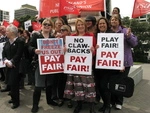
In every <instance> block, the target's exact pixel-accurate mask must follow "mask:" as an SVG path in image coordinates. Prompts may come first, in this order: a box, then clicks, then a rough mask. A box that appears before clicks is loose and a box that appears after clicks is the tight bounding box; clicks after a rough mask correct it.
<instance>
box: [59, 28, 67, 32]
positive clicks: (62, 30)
mask: <svg viewBox="0 0 150 113" xmlns="http://www.w3.org/2000/svg"><path fill="white" fill-rule="evenodd" d="M60 31H61V32H64V31H68V30H67V29H61V30H60Z"/></svg>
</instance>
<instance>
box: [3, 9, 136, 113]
mask: <svg viewBox="0 0 150 113" xmlns="http://www.w3.org/2000/svg"><path fill="white" fill-rule="evenodd" d="M37 21H38V22H40V23H41V30H39V31H34V30H33V29H32V26H30V27H29V28H28V30H23V29H19V28H16V27H15V26H14V25H12V24H11V25H9V26H8V27H7V28H6V27H5V26H0V37H1V38H0V42H1V43H2V42H5V43H6V44H7V45H9V46H10V48H11V45H13V43H14V42H16V41H17V39H20V40H21V42H22V41H23V43H22V46H23V47H21V48H22V49H21V48H20V46H17V48H19V49H21V51H22V52H20V53H19V57H20V58H19V59H18V60H17V61H18V62H17V64H16V63H14V62H13V61H14V57H13V56H14V54H13V52H12V53H9V54H8V53H7V52H6V51H8V50H7V49H8V48H7V47H6V48H7V49H4V50H3V61H4V63H6V68H0V72H1V78H0V80H1V81H4V83H5V84H6V87H5V88H4V89H1V92H8V95H10V96H11V100H9V103H13V105H12V109H15V108H17V107H19V105H20V104H19V89H23V88H24V85H33V86H34V92H33V106H32V109H31V112H33V113H36V112H38V109H39V106H38V105H39V102H40V96H41V91H42V90H44V91H45V93H46V100H47V104H49V105H53V106H59V107H61V106H62V105H63V104H64V102H65V101H66V100H67V101H68V107H69V108H71V107H73V104H72V101H74V99H75V100H76V101H77V104H76V106H75V109H74V111H73V113H79V112H80V111H81V110H82V104H83V103H84V102H88V103H90V104H89V105H90V110H89V112H90V113H96V110H95V108H94V105H95V104H96V103H98V102H99V101H100V99H102V101H103V103H104V104H103V106H100V109H99V110H98V111H99V112H103V113H110V112H111V108H112V107H114V108H115V109H117V110H121V109H122V105H123V97H122V96H118V95H117V96H116V95H113V94H111V92H110V91H109V89H108V87H107V84H108V83H109V80H110V79H111V76H113V75H122V76H128V73H129V70H130V67H131V66H132V65H133V59H132V53H131V48H132V47H134V46H136V45H137V43H138V41H137V37H136V36H135V35H133V34H132V32H131V29H130V28H126V27H125V26H123V25H122V22H121V16H120V10H119V8H117V7H115V8H114V9H113V12H112V16H111V17H110V18H108V19H107V18H105V17H100V18H99V19H98V20H97V19H96V18H95V17H94V16H91V15H87V16H86V18H85V19H83V18H80V17H79V18H77V19H76V22H75V31H72V28H71V26H70V25H69V24H68V22H67V19H66V18H60V17H59V18H56V19H55V21H53V20H52V19H51V18H45V19H39V18H37ZM11 26H12V29H17V30H16V31H14V30H9V29H8V28H9V27H11ZM16 32H17V34H16ZM97 33H124V41H125V43H124V47H125V53H124V54H125V63H124V66H125V67H124V69H123V70H117V71H114V70H102V69H95V68H94V63H95V50H96V49H97V48H98V45H96V40H97ZM13 34H15V35H13ZM12 35H13V38H12ZM68 35H71V36H92V39H93V46H92V47H91V51H92V53H93V74H92V75H91V76H88V77H87V76H86V75H82V76H81V75H70V74H69V75H68V74H64V73H59V74H53V75H51V76H49V75H46V76H40V73H39V66H38V57H37V55H38V54H40V50H39V49H38V48H37V42H36V41H37V39H39V38H60V37H62V38H63V39H64V46H65V37H66V36H68ZM11 39H12V42H11ZM5 46H6V45H5ZM5 46H4V48H5ZM12 51H14V50H12ZM15 52H17V51H15ZM4 53H7V54H4ZM9 55H10V56H11V57H9ZM16 66H17V67H18V68H17V71H16V70H13V69H16V68H15V67H16ZM10 70H11V71H12V70H13V71H15V72H17V73H11V71H10ZM8 73H9V74H8ZM14 75H16V78H17V79H15V80H18V82H17V83H18V84H14V83H15V82H13V84H10V81H12V80H13V79H12V76H14ZM25 77H27V78H28V82H27V84H25V82H24V79H25ZM116 77H117V76H116ZM87 81H88V82H87ZM68 82H69V83H71V85H72V86H69V85H70V84H67V83H68ZM76 83H77V84H76ZM78 83H80V84H81V85H78ZM85 84H87V85H90V84H94V85H92V86H94V87H90V88H89V89H88V88H87V87H85V86H87V85H85ZM16 86H17V87H16ZM67 90H70V92H72V95H68V93H67ZM14 92H15V93H17V92H18V93H17V94H14ZM85 94H87V95H85ZM88 94H89V95H91V94H92V96H89V95H88ZM14 95H18V96H14ZM79 95H80V96H79ZM81 95H82V96H81ZM87 97H88V98H87Z"/></svg>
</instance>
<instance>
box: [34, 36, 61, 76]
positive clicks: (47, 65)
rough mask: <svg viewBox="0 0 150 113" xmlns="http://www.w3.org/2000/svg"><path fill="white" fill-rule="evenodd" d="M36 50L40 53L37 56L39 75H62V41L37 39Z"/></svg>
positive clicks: (58, 39) (59, 39)
mask: <svg viewBox="0 0 150 113" xmlns="http://www.w3.org/2000/svg"><path fill="white" fill-rule="evenodd" d="M37 45H38V49H40V50H41V53H40V54H39V55H38V58H39V67H40V74H41V75H44V74H52V73H62V72H63V63H64V54H63V39H62V38H52V39H37Z"/></svg>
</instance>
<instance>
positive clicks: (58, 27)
mask: <svg viewBox="0 0 150 113" xmlns="http://www.w3.org/2000/svg"><path fill="white" fill-rule="evenodd" d="M62 25H63V22H62V21H61V20H59V19H58V20H56V22H55V29H58V30H59V29H60V28H61V26H62Z"/></svg>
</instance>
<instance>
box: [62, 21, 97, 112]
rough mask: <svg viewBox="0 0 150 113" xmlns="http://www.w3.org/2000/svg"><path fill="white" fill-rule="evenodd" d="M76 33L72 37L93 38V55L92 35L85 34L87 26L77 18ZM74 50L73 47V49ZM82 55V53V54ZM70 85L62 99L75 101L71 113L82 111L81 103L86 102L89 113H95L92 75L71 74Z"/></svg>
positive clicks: (94, 42) (92, 48)
mask: <svg viewBox="0 0 150 113" xmlns="http://www.w3.org/2000/svg"><path fill="white" fill-rule="evenodd" d="M75 29H76V33H75V34H73V35H72V36H92V38H93V46H92V47H91V51H92V53H93V54H94V53H95V50H94V47H95V45H96V39H95V37H94V35H93V34H90V33H88V32H87V26H86V23H85V21H84V20H83V19H81V18H78V19H77V20H76V22H75ZM74 48H75V47H74ZM83 54H84V53H83ZM69 77H70V79H68V80H70V82H68V83H70V85H71V84H72V87H68V89H67V88H66V89H65V93H64V97H66V98H69V99H72V98H75V100H76V101H77V106H76V107H75V109H74V112H73V113H79V112H80V111H81V109H82V103H83V101H87V102H89V103H90V113H95V110H94V102H95V97H96V92H95V83H94V77H93V76H92V75H84V74H83V75H82V73H81V74H72V76H69Z"/></svg>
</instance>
